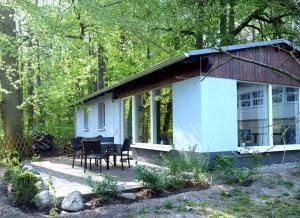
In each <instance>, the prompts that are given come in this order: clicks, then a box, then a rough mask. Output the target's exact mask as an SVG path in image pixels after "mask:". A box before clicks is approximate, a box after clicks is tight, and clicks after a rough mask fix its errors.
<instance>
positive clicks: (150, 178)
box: [134, 165, 165, 190]
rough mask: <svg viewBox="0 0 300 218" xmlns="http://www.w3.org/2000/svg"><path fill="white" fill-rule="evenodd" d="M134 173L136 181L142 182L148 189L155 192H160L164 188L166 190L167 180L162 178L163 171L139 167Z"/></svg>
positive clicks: (135, 168) (136, 167)
mask: <svg viewBox="0 0 300 218" xmlns="http://www.w3.org/2000/svg"><path fill="white" fill-rule="evenodd" d="M134 172H135V177H136V179H137V180H138V181H142V182H143V183H144V184H145V186H146V187H147V188H150V189H153V190H160V189H162V188H165V183H164V181H165V179H163V178H162V177H163V174H162V171H159V170H158V169H149V168H146V167H145V166H141V165H137V166H135V167H134Z"/></svg>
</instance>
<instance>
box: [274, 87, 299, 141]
mask: <svg viewBox="0 0 300 218" xmlns="http://www.w3.org/2000/svg"><path fill="white" fill-rule="evenodd" d="M278 90H281V91H280V93H283V90H285V95H284V96H285V101H282V100H281V101H278V99H277V98H273V99H272V108H273V144H274V145H283V144H298V143H299V133H298V132H299V130H298V119H299V109H298V108H299V104H298V101H299V100H298V89H296V88H289V87H286V88H283V87H281V86H273V88H272V96H276V95H278Z"/></svg>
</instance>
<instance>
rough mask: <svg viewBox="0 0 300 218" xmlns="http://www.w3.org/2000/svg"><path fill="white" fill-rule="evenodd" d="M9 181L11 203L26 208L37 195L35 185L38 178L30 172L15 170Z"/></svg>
mask: <svg viewBox="0 0 300 218" xmlns="http://www.w3.org/2000/svg"><path fill="white" fill-rule="evenodd" d="M16 172H17V173H15V174H14V176H13V177H12V179H11V183H12V189H13V201H14V203H15V204H16V206H26V205H27V204H29V203H30V202H31V200H32V199H33V198H34V196H35V195H36V194H37V193H38V188H37V187H36V185H35V183H36V182H37V181H38V178H37V177H36V176H35V175H34V174H33V173H31V172H28V171H24V170H17V171H16Z"/></svg>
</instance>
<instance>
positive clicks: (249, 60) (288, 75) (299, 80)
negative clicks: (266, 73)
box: [218, 48, 300, 83]
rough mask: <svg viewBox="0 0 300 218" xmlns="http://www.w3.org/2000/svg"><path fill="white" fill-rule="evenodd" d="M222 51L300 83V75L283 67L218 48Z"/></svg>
mask: <svg viewBox="0 0 300 218" xmlns="http://www.w3.org/2000/svg"><path fill="white" fill-rule="evenodd" d="M218 50H219V51H220V52H221V53H224V54H226V55H228V56H230V57H232V58H234V59H237V60H240V61H244V62H247V63H251V64H256V65H258V66H262V67H265V68H268V69H270V70H273V71H276V72H277V73H278V74H279V75H280V76H284V77H288V78H290V79H293V80H295V81H296V82H298V83H300V77H298V76H296V75H294V74H292V73H290V72H287V71H285V70H283V69H281V68H278V67H274V66H271V65H267V64H265V63H262V62H259V61H254V60H251V59H248V58H243V57H240V56H236V55H234V54H232V53H229V52H227V51H225V50H224V49H222V48H219V49H218Z"/></svg>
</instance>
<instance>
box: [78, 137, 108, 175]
mask: <svg viewBox="0 0 300 218" xmlns="http://www.w3.org/2000/svg"><path fill="white" fill-rule="evenodd" d="M82 143H83V152H84V170H83V171H84V172H85V170H86V169H87V159H90V170H92V159H95V163H96V162H98V160H99V163H100V173H101V170H102V159H106V162H107V165H106V168H107V170H109V162H108V157H109V156H108V155H107V146H105V145H101V142H100V140H82Z"/></svg>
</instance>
